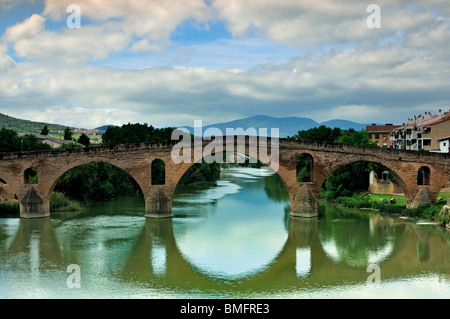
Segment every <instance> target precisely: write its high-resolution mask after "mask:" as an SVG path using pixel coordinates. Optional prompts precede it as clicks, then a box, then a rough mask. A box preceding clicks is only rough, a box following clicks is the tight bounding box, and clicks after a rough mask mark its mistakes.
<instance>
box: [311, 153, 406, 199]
mask: <svg viewBox="0 0 450 319" xmlns="http://www.w3.org/2000/svg"><path fill="white" fill-rule="evenodd" d="M359 162H365V163H374V164H378V165H380V166H382V168H383V169H384V170H387V171H388V172H389V173H390V174H391V175H392V176H393V177H394V179H395V180H396V182H397V183H398V185H399V187H400V190H401V191H402V192H403V194H404V195H405V198H406V200H407V202H408V200H412V198H411V196H412V194H411V190H410V189H409V188H408V179H409V177H408V176H407V175H406V174H405V173H404V172H402V171H400V170H399V169H398V167H396V166H395V165H392V164H391V163H389V162H386V161H383V160H379V159H376V158H364V157H359V158H355V157H353V158H348V159H344V160H342V161H336V162H335V163H334V164H332V165H331V166H330V167H329V168H328V169H326V170H325V172H324V174H321V176H320V178H319V179H318V184H319V187H320V188H321V187H322V186H323V185H324V183H325V181H326V180H327V179H328V177H329V176H331V175H332V174H333V173H334V172H336V171H337V170H339V169H340V168H343V167H345V166H348V165H352V164H355V163H359Z"/></svg>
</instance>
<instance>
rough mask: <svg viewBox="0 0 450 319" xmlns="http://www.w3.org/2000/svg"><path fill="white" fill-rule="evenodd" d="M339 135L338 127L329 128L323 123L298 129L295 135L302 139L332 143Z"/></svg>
mask: <svg viewBox="0 0 450 319" xmlns="http://www.w3.org/2000/svg"><path fill="white" fill-rule="evenodd" d="M340 135H341V129H340V128H338V127H335V128H330V127H327V126H325V125H321V126H319V127H314V128H311V129H309V130H302V131H299V132H298V135H297V136H296V137H298V138H299V139H303V140H313V141H319V142H329V143H334V142H335V141H336V139H337V138H338V137H339V136H340Z"/></svg>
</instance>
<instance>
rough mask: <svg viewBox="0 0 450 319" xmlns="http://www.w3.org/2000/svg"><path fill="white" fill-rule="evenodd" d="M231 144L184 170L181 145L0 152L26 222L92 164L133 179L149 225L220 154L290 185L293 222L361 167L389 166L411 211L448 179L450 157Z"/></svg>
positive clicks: (276, 142) (214, 145) (246, 141)
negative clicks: (302, 165) (351, 168)
mask: <svg viewBox="0 0 450 319" xmlns="http://www.w3.org/2000/svg"><path fill="white" fill-rule="evenodd" d="M228 138H230V140H227V139H225V138H224V139H217V140H214V139H213V140H212V141H204V140H201V139H196V142H194V143H192V144H191V145H190V146H189V147H184V148H183V149H181V150H180V151H179V152H178V155H180V156H184V157H185V158H189V157H190V159H191V160H186V161H184V162H181V163H177V162H175V161H174V160H173V157H172V155H173V154H172V153H173V152H172V151H173V150H174V149H175V148H176V146H179V145H180V144H178V143H179V142H178V141H170V142H167V143H158V144H149V143H141V144H127V145H118V146H100V147H90V148H84V149H62V150H47V151H31V152H15V153H0V179H2V180H3V181H5V182H6V183H7V184H8V185H9V186H10V187H11V189H12V190H13V191H14V193H15V194H16V196H17V198H18V200H19V202H20V216H21V217H22V218H42V217H49V216H50V198H51V195H52V192H53V190H54V188H55V186H56V184H57V182H58V180H59V179H60V178H61V177H62V176H63V175H64V174H65V173H66V172H67V171H69V170H70V169H72V168H74V167H77V166H80V165H84V164H88V163H92V162H104V163H109V164H111V165H114V166H117V167H119V168H121V169H122V170H124V171H126V172H127V173H128V174H130V175H131V176H132V177H133V178H134V180H135V181H136V182H137V183H138V184H139V186H140V188H141V190H142V193H143V195H144V198H145V207H146V217H150V218H166V217H172V198H173V194H174V191H175V188H176V186H177V184H178V182H179V181H180V179H181V177H182V176H183V175H184V173H185V172H186V171H187V170H188V169H189V167H191V166H192V165H193V164H194V163H195V161H197V162H198V160H199V159H201V158H203V157H204V156H206V155H208V154H215V153H214V152H217V153H219V152H222V151H228V152H235V153H241V154H245V155H247V156H250V157H253V158H255V157H256V158H257V159H258V160H261V161H262V162H263V163H267V164H268V165H269V166H270V167H272V168H273V169H274V170H275V171H276V172H277V174H278V175H279V176H280V177H281V179H282V180H283V182H284V184H285V186H286V189H287V191H288V193H289V199H290V213H291V216H294V217H315V216H317V210H318V195H319V192H320V189H321V187H322V185H323V183H324V182H325V180H326V178H327V177H328V176H329V175H330V174H332V173H333V172H334V171H336V170H337V169H338V168H340V167H343V166H345V165H348V164H351V163H355V162H359V161H366V162H373V163H378V164H381V165H382V166H383V167H385V168H386V169H387V170H388V171H389V172H390V173H391V174H392V176H393V177H394V178H395V179H396V181H397V182H398V184H399V186H400V188H401V189H402V190H403V193H404V194H405V197H406V202H407V206H408V207H417V206H419V205H421V204H425V203H432V202H434V201H436V199H437V196H438V194H439V192H440V190H441V189H442V187H443V186H444V185H445V184H446V183H447V181H448V180H449V179H450V154H440V153H429V152H417V151H406V150H398V149H385V148H377V147H363V146H355V145H344V144H333V143H323V142H315V141H305V140H299V141H295V140H288V139H271V138H262V137H260V138H256V137H248V136H247V137H242V136H234V137H228ZM230 141H231V143H230ZM196 143H198V144H196ZM196 146H197V147H196ZM200 150H201V154H200V156H199V155H198V154H199V151H200ZM304 153H306V154H309V155H310V157H311V159H312V161H311V167H310V181H309V182H297V179H296V174H297V172H296V160H297V157H298V156H299V155H300V154H304ZM157 159H159V160H162V161H163V162H164V164H165V183H164V185H152V177H151V176H152V174H151V168H152V163H153V161H155V160H157ZM32 168H34V169H35V170H37V172H38V183H37V184H31V183H30V171H31V169H32ZM420 168H422V169H423V172H424V178H423V185H418V184H419V183H418V175H419V169H420ZM421 184H422V183H421ZM79 186H80V187H82V185H79Z"/></svg>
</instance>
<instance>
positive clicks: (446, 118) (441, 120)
mask: <svg viewBox="0 0 450 319" xmlns="http://www.w3.org/2000/svg"><path fill="white" fill-rule="evenodd" d="M447 120H450V117H445V118H443V119H439V120H437V121H435V122H431V123H427V124H424V125H423V126H428V125H435V124H438V123H441V122H444V121H447Z"/></svg>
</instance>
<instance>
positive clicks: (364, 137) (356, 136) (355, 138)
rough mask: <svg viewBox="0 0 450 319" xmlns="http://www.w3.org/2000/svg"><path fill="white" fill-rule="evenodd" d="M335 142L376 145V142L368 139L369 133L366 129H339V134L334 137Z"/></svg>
mask: <svg viewBox="0 0 450 319" xmlns="http://www.w3.org/2000/svg"><path fill="white" fill-rule="evenodd" d="M336 142H337V143H341V144H352V145H360V146H374V147H376V146H377V143H376V142H372V141H371V140H370V136H369V133H367V132H366V130H361V131H355V130H354V129H349V130H348V131H341V134H340V136H339V137H338V138H337V139H336Z"/></svg>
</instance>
